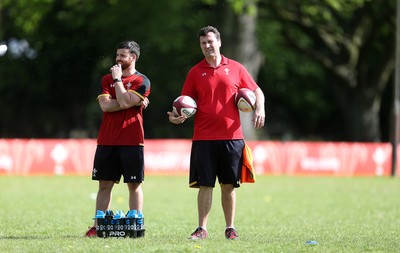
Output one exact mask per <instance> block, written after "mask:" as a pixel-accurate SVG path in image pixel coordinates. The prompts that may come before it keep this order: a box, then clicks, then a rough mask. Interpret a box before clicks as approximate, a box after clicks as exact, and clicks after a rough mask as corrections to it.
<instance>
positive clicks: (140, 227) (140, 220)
mask: <svg viewBox="0 0 400 253" xmlns="http://www.w3.org/2000/svg"><path fill="white" fill-rule="evenodd" d="M136 230H137V237H144V231H145V229H144V215H143V213H142V212H140V211H138V214H137V219H136Z"/></svg>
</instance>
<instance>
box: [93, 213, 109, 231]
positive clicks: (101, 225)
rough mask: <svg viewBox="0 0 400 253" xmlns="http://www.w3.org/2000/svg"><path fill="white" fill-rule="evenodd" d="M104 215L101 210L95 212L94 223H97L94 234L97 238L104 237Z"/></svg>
mask: <svg viewBox="0 0 400 253" xmlns="http://www.w3.org/2000/svg"><path fill="white" fill-rule="evenodd" d="M104 218H105V213H104V212H103V211H101V210H97V211H96V217H95V219H96V221H97V226H96V232H97V236H98V237H106V236H107V233H106V225H105V220H104Z"/></svg>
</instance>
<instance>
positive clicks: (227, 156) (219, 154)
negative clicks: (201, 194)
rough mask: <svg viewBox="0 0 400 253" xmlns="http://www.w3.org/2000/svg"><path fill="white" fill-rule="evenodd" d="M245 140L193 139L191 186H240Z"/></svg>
mask: <svg viewBox="0 0 400 253" xmlns="http://www.w3.org/2000/svg"><path fill="white" fill-rule="evenodd" d="M243 148H244V140H242V139H241V140H210V141H208V140H206V141H193V143H192V151H191V156H190V178H189V186H190V187H194V188H198V187H200V186H208V187H214V186H215V181H216V179H217V178H218V182H219V183H220V184H233V186H234V187H235V188H237V187H240V172H241V168H242V153H243Z"/></svg>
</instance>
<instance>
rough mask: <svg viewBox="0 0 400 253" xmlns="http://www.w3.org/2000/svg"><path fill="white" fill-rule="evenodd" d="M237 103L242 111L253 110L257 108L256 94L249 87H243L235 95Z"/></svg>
mask: <svg viewBox="0 0 400 253" xmlns="http://www.w3.org/2000/svg"><path fill="white" fill-rule="evenodd" d="M235 104H236V106H237V108H238V109H239V110H240V111H242V112H252V111H254V110H255V109H256V94H254V92H253V91H251V90H250V89H247V88H241V89H239V90H238V92H237V93H236V95H235Z"/></svg>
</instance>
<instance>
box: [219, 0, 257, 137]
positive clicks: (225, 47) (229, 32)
mask: <svg viewBox="0 0 400 253" xmlns="http://www.w3.org/2000/svg"><path fill="white" fill-rule="evenodd" d="M227 2H228V1H226V0H222V1H220V3H219V5H218V6H219V7H220V8H222V9H219V11H221V12H220V14H221V13H222V15H219V16H218V17H219V18H220V21H221V23H222V27H221V28H220V31H221V33H222V34H221V37H222V49H221V50H222V52H223V54H225V55H226V56H228V57H231V58H232V59H234V60H236V61H238V62H240V63H242V64H243V66H244V67H245V68H246V69H247V71H248V72H249V73H250V75H251V76H252V77H253V79H254V80H255V81H257V76H258V73H259V70H260V68H261V65H262V62H263V55H262V53H261V52H260V51H259V48H258V41H257V35H256V27H257V13H251V12H249V11H248V10H249V9H251V8H256V6H255V4H254V3H252V2H251V1H249V2H248V3H246V4H247V5H246V6H245V7H244V9H243V12H242V14H240V15H239V14H236V13H234V11H233V10H232V7H231V6H230V5H229V3H227ZM217 9H218V8H217ZM253 115H254V114H253V113H241V114H240V117H241V122H242V127H243V133H244V135H245V138H246V139H247V140H256V139H258V136H257V133H256V129H255V128H254V127H253V121H252V120H253Z"/></svg>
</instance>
